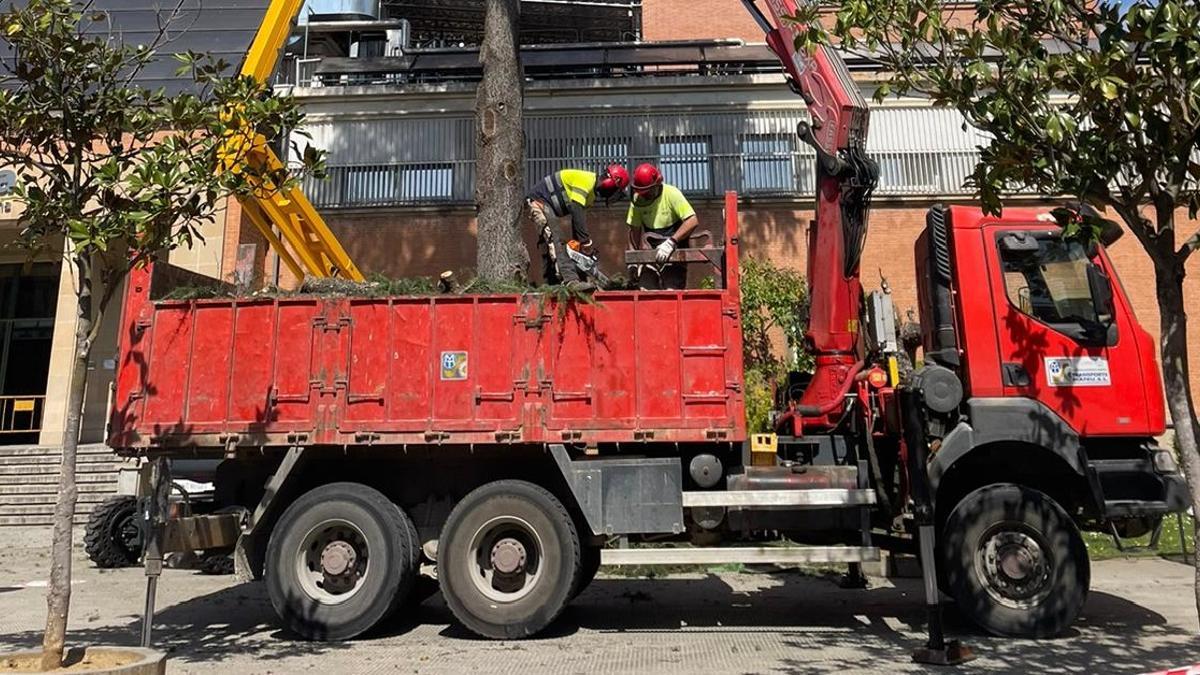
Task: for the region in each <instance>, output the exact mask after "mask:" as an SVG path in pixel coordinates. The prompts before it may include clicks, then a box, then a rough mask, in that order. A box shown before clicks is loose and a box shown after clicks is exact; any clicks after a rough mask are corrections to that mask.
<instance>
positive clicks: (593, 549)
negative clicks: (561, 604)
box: [571, 546, 602, 600]
mask: <svg viewBox="0 0 1200 675" xmlns="http://www.w3.org/2000/svg"><path fill="white" fill-rule="evenodd" d="M601 548H602V547H601V546H584V547H583V548H582V549H581V550H580V555H581V559H580V564H579V578H578V579H576V580H575V587H574V589H572V590H571V599H572V600H574V599H575V598H577V597H579V594H580V593H583V592H584V591H585V590H587V587H588V586H590V585H591V583H592V580H593V579H595V578H596V572H599V571H600V549H601Z"/></svg>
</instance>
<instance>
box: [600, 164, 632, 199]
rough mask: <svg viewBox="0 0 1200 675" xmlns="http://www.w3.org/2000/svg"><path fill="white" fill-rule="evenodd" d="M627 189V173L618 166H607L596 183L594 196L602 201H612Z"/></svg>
mask: <svg viewBox="0 0 1200 675" xmlns="http://www.w3.org/2000/svg"><path fill="white" fill-rule="evenodd" d="M627 187H629V172H628V171H626V170H625V167H623V166H621V165H620V164H609V165H608V167H606V168H605V169H604V171H602V172H601V173H600V180H599V181H597V182H596V194H598V195H600V196H601V197H602V198H604V199H612V198H613V197H615V196H617V195H619V194H621V193H622V192H624V191H625V188H627Z"/></svg>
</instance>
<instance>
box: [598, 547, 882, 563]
mask: <svg viewBox="0 0 1200 675" xmlns="http://www.w3.org/2000/svg"><path fill="white" fill-rule="evenodd" d="M877 560H879V549H878V548H877V547H874V546H747V547H737V548H611V549H605V550H603V551H601V553H600V564H602V565H720V564H724V563H781V564H806V563H852V562H875V561H877Z"/></svg>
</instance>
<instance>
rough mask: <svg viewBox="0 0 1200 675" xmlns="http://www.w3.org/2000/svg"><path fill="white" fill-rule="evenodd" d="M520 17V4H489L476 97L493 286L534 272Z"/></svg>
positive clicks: (484, 271)
mask: <svg viewBox="0 0 1200 675" xmlns="http://www.w3.org/2000/svg"><path fill="white" fill-rule="evenodd" d="M519 16H520V5H519V2H518V0H487V13H486V15H485V16H484V20H483V43H482V44H481V45H480V47H479V61H480V63H481V64H482V65H483V79H482V81H480V83H479V90H478V93H477V94H476V97H475V120H476V131H477V133H476V145H477V147H478V161H477V163H476V178H475V213H476V218H477V223H478V230H479V240H478V248H477V250H476V266H477V272H478V274H479V276H480V278H482V279H486V280H489V281H505V280H512V279H525V278H527V276H528V270H529V252H528V251H527V250H526V249H525V242H524V240H523V239H522V237H521V224H522V221H523V218H522V215H523V210H524V206H525V181H524V177H523V173H524V170H523V169H524V164H525V133H524V130H523V129H522V127H521V112H522V110H521V109H522V107H523V106H524V96H523V94H522V91H521V59H520V55H519V53H518V51H517V18H518V17H519Z"/></svg>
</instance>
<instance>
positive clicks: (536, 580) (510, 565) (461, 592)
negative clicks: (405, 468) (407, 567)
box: [438, 480, 582, 639]
mask: <svg viewBox="0 0 1200 675" xmlns="http://www.w3.org/2000/svg"><path fill="white" fill-rule="evenodd" d="M581 561H582V556H581V555H580V543H579V534H578V531H577V530H576V529H575V522H574V520H573V519H572V518H571V515H570V514H569V513H567V510H566V508H565V507H563V505H562V502H560V501H559V500H558V499H557V498H555V497H554V495H552V494H550V493H549V492H548V491H546V490H545V489H543V488H541V487H538V486H537V485H534V484H532V483H528V482H525V481H519V480H502V481H496V482H494V483H488V484H487V485H484V486H482V487H479V488H477V489H475V490H474V491H473V492H471V493H470V494H468V495H467V496H466V497H464V498H463V500H462V501H460V502H459V503H458V505H457V506H455V507H454V510H453V511H451V512H450V517H449V518H448V519H447V520H446V524H445V526H444V527H443V528H442V536H441V538H440V540H439V541H438V581H439V582H441V585H442V596H443V597H444V598H445V599H446V604H447V605H449V607H450V609H451V611H453V612H454V616H456V617H458V620H459V621H461V622H462V623H463V625H464V626H466V628H467V629H468V630H470V631H471V632H473V633H476V634H478V635H481V636H483V637H488V638H495V639H506V638H507V639H512V638H524V637H530V636H532V635H534V634H536V633H537V632H538V631H540V630H542V629H543V628H545V627H546V626H548V625H550V623H551V622H552V621H554V619H556V618H557V617H558V615H559V614H560V613H561V612H562V610H563V607H565V606H566V604H567V602H568V601H569V600H570V598H571V591H572V590H573V588H574V587H575V584H576V582H577V580H578V578H579V572H580V563H581Z"/></svg>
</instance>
